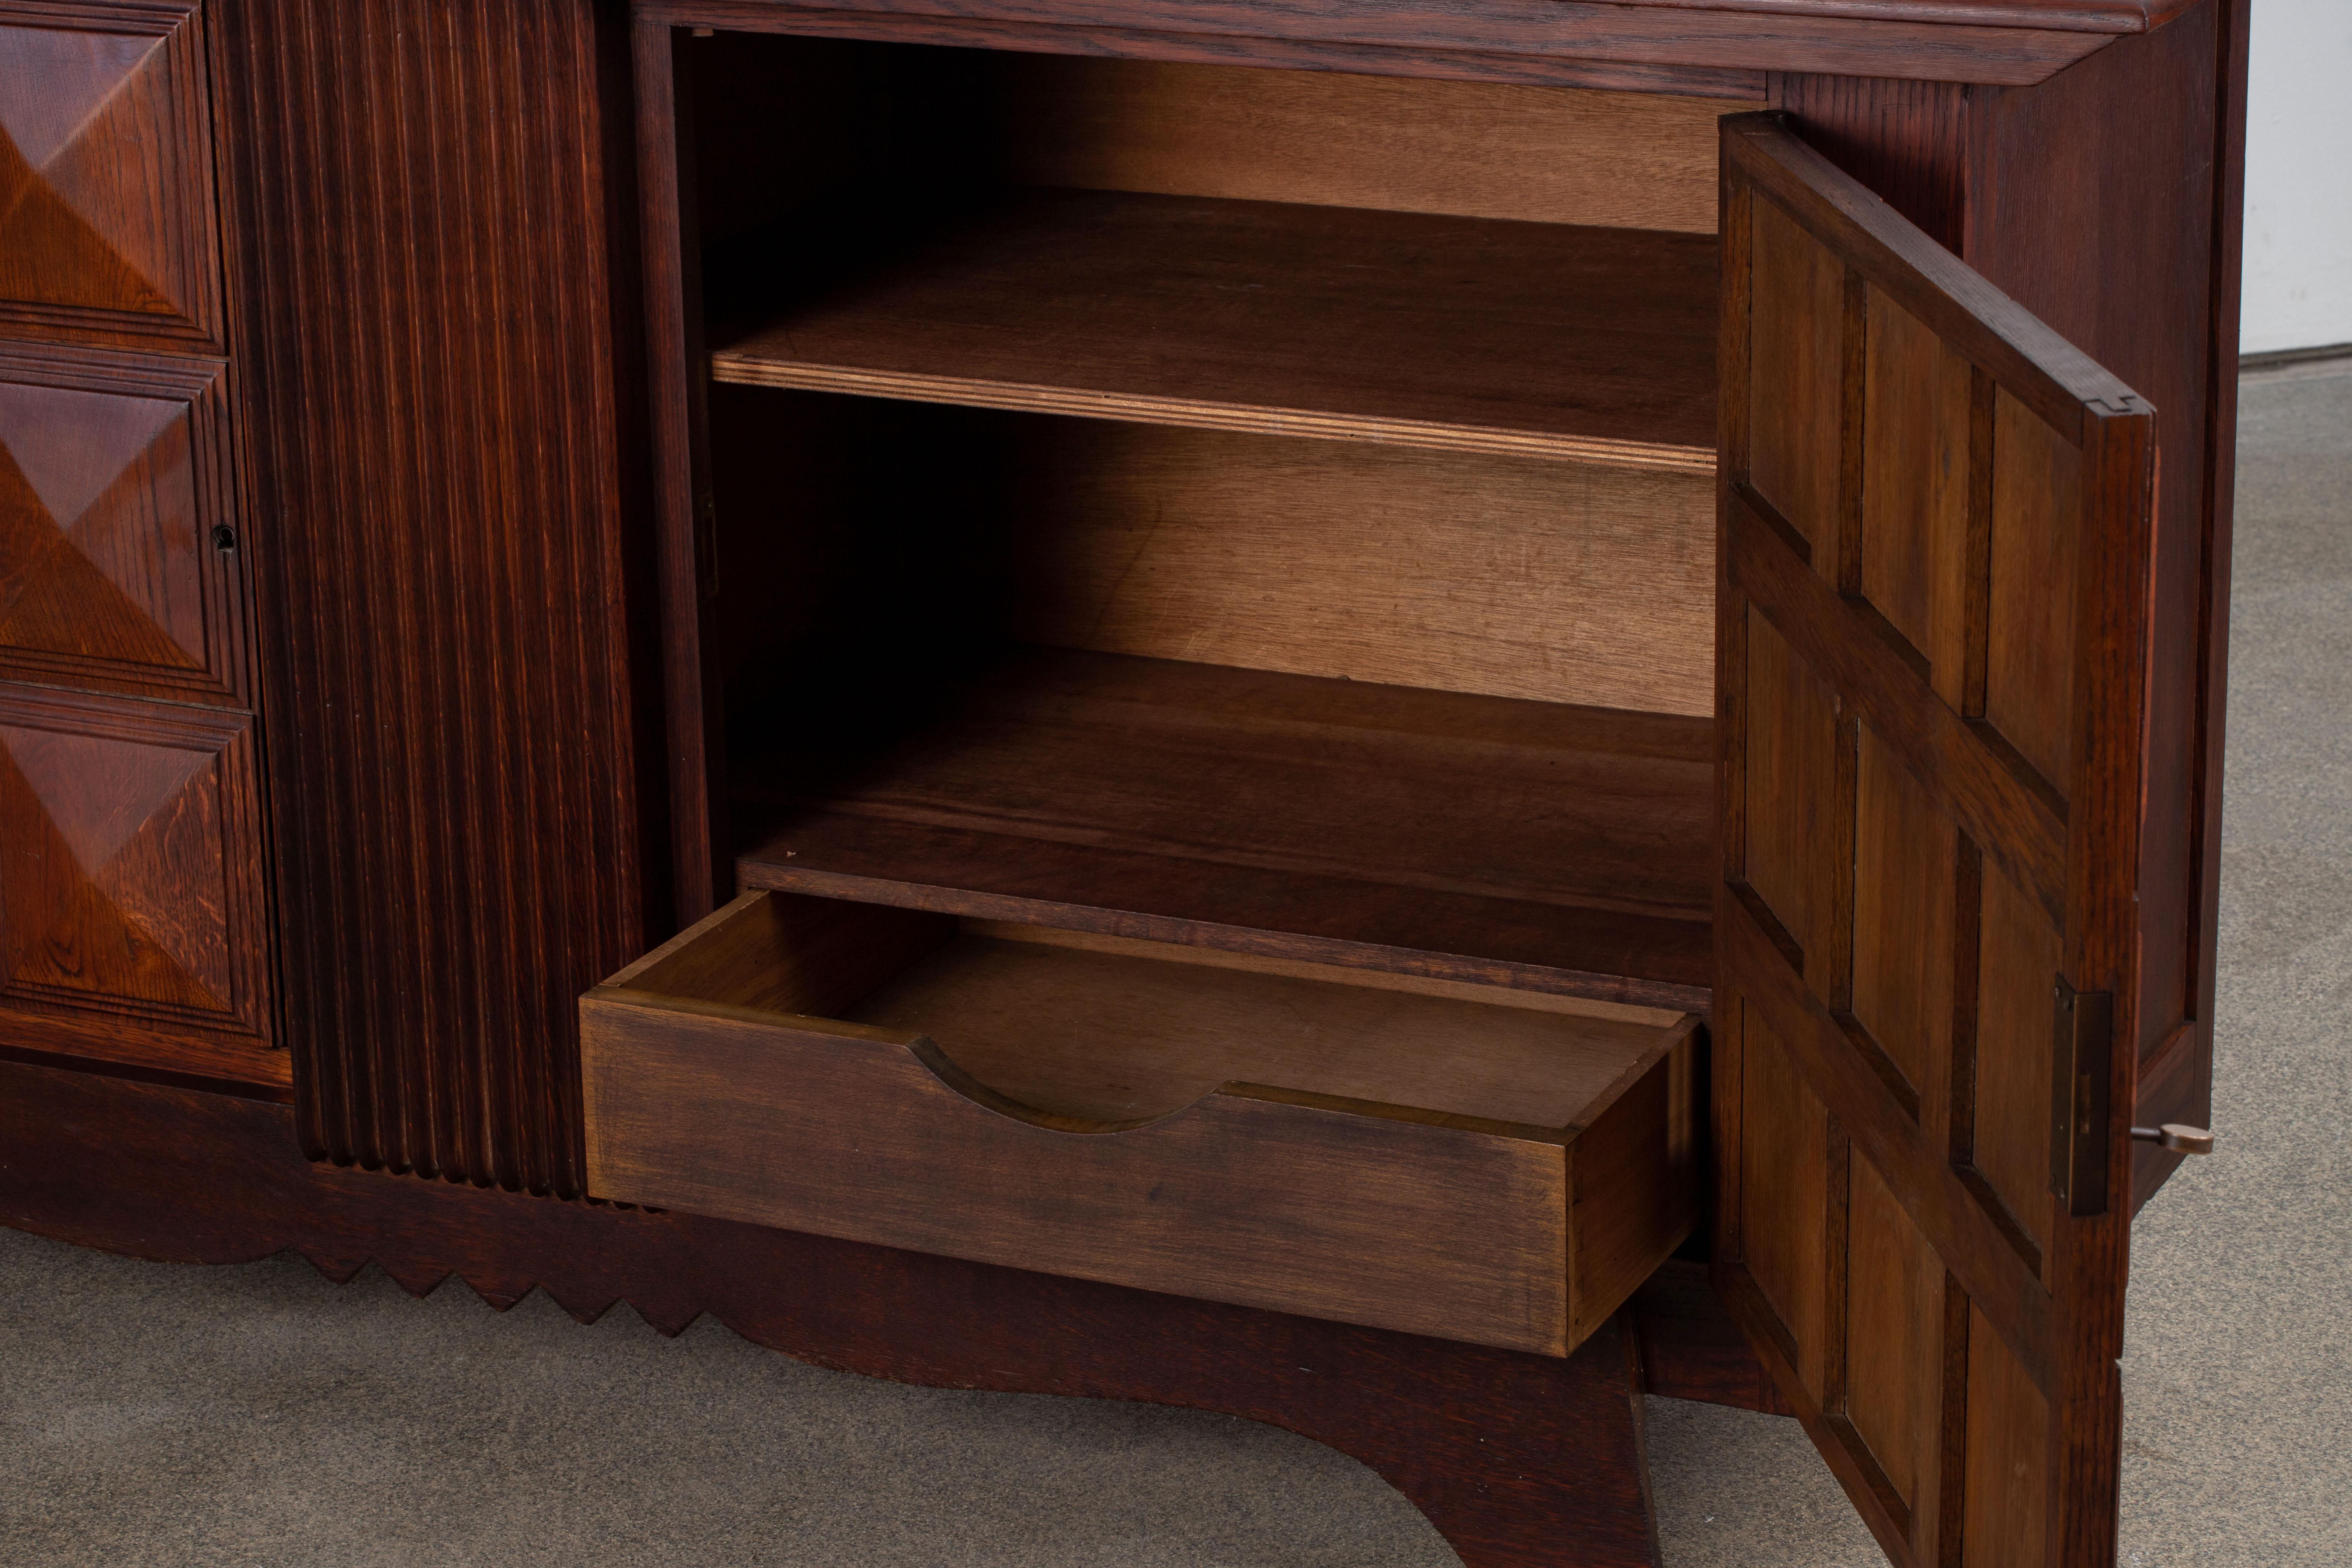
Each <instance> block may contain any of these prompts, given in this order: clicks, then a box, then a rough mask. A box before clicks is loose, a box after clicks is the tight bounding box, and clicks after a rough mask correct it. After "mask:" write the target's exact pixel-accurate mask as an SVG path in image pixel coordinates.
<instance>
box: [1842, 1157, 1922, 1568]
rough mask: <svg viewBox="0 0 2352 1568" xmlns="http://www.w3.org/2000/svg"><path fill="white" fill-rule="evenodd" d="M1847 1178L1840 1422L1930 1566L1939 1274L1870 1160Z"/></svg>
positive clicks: (1857, 1163)
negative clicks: (1843, 1419) (1846, 1421)
mask: <svg viewBox="0 0 2352 1568" xmlns="http://www.w3.org/2000/svg"><path fill="white" fill-rule="evenodd" d="M1850 1179H1851V1181H1852V1182H1853V1194H1852V1198H1851V1201H1850V1203H1849V1205H1848V1208H1847V1216H1848V1217H1847V1226H1848V1236H1849V1238H1850V1239H1849V1242H1848V1246H1849V1247H1850V1248H1851V1260H1850V1262H1849V1264H1848V1268H1847V1275H1846V1277H1847V1280H1848V1289H1849V1290H1850V1292H1851V1295H1850V1297H1849V1300H1848V1305H1847V1308H1846V1312H1847V1318H1848V1322H1849V1329H1848V1332H1847V1341H1846V1342H1847V1347H1848V1349H1847V1361H1846V1368H1845V1389H1846V1398H1845V1408H1846V1414H1847V1415H1848V1416H1849V1418H1850V1419H1851V1420H1852V1422H1853V1429H1854V1432H1855V1434H1856V1435H1857V1436H1859V1437H1860V1439H1861V1440H1862V1442H1863V1444H1864V1447H1865V1449H1866V1451H1867V1453H1868V1455H1869V1457H1870V1459H1871V1461H1872V1462H1873V1463H1874V1465H1875V1466H1876V1467H1877V1468H1878V1469H1879V1471H1880V1473H1881V1474H1882V1475H1883V1476H1884V1477H1885V1480H1886V1483H1887V1485H1888V1487H1889V1488H1890V1489H1892V1491H1893V1493H1894V1495H1895V1499H1896V1500H1897V1501H1898V1502H1899V1503H1900V1505H1901V1507H1902V1509H1903V1510H1904V1511H1905V1512H1906V1513H1907V1514H1908V1515H1909V1517H1910V1521H1911V1524H1912V1544H1913V1547H1914V1549H1915V1550H1916V1552H1918V1554H1919V1556H1920V1558H1921V1560H1923V1561H1925V1562H1930V1563H1932V1562H1934V1561H1935V1560H1936V1558H1935V1551H1936V1542H1935V1539H1934V1536H1933V1534H1932V1521H1934V1520H1935V1518H1936V1517H1937V1510H1936V1508H1935V1506H1934V1505H1935V1500H1936V1499H1935V1487H1936V1484H1937V1476H1938V1473H1939V1467H1940V1465H1941V1463H1942V1459H1943V1456H1942V1452H1941V1447H1940V1444H1939V1443H1938V1441H1937V1438H1938V1437H1939V1436H1940V1435H1941V1419H1942V1410H1941V1401H1942V1397H1943V1386H1942V1379H1941V1373H1942V1368H1943V1332H1942V1331H1943V1319H1944V1268H1943V1265H1942V1264H1941V1263H1940V1262H1939V1261H1938V1260H1937V1258H1936V1254H1935V1250H1934V1249H1933V1248H1932V1247H1928V1245H1927V1242H1926V1240H1925V1239H1924V1238H1922V1237H1920V1235H1919V1231H1918V1227H1917V1226H1914V1225H1913V1224H1912V1223H1911V1221H1910V1217H1909V1216H1908V1215H1906V1214H1905V1213H1904V1212H1903V1207H1902V1205H1900V1204H1898V1203H1896V1202H1895V1197H1894V1194H1891V1193H1889V1192H1888V1191H1887V1189H1886V1184H1885V1182H1884V1181H1883V1180H1881V1179H1880V1178H1879V1175H1878V1173H1877V1172H1876V1171H1875V1170H1874V1169H1873V1168H1872V1166H1871V1164H1870V1162H1869V1161H1867V1160H1859V1159H1858V1160H1855V1161H1853V1166H1852V1173H1851V1177H1850Z"/></svg>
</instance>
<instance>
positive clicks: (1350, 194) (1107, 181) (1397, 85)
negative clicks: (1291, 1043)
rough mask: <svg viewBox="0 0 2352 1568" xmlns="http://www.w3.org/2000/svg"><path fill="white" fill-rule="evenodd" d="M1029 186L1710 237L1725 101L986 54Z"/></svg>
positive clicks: (1006, 167)
mask: <svg viewBox="0 0 2352 1568" xmlns="http://www.w3.org/2000/svg"><path fill="white" fill-rule="evenodd" d="M986 69H987V72H988V80H989V85H990V88H991V89H992V90H991V108H992V113H993V117H994V123H995V132H996V137H997V151H996V157H995V166H996V171H997V173H998V174H999V175H1000V176H1001V177H1002V178H1004V179H1007V180H1012V181H1016V182H1020V183H1024V184H1046V185H1078V186H1084V187H1087V188H1089V189H1094V190H1124V191H1152V192H1159V193H1161V194H1164V195H1195V196H1225V197H1232V198H1234V199H1238V200H1244V201H1262V202H1303V203H1309V204H1314V205H1325V206H1361V207H1384V208H1388V209H1390V210H1391V211H1397V212H1421V213H1449V214H1453V215H1455V216H1463V217H1497V218H1517V219H1522V220H1526V221H1529V222H1536V223H1561V224H1589V225H1596V226H1604V227H1611V228H1657V229H1673V230H1677V231H1680V232H1684V233H1691V234H1707V233H1712V232H1714V230H1715V227H1716V185H1717V177H1716V134H1717V133H1716V121H1717V117H1719V116H1721V115H1725V114H1736V113H1738V112H1741V111H1742V110H1747V109H1749V108H1751V107H1753V106H1752V105H1749V104H1747V103H1742V102H1736V101H1732V100H1717V99H1698V98H1673V97H1666V96H1663V95H1659V94H1654V93H1632V92H1601V91H1591V90H1587V89H1577V88H1560V87H1521V86H1516V85H1507V84H1501V83H1491V82H1461V81H1434V80H1415V79H1408V78H1404V77H1374V76H1348V75H1342V74H1338V73H1333V72H1326V71H1286V70H1265V69H1257V68H1247V67H1240V66H1211V65H1176V64H1168V63H1164V62H1160V61H1150V60H1110V59H1088V58H1078V57H1066V56H1049V55H994V56H990V57H988V58H987V66H986Z"/></svg>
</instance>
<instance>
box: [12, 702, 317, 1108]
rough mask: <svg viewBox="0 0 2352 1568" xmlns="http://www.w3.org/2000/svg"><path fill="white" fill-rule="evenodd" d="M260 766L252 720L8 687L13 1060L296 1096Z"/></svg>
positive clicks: (175, 706) (223, 713) (171, 706)
mask: <svg viewBox="0 0 2352 1568" xmlns="http://www.w3.org/2000/svg"><path fill="white" fill-rule="evenodd" d="M253 753H254V745H253V735H252V721H251V720H250V719H249V718H248V717H247V716H246V715H244V714H242V713H236V712H230V711H223V710H217V709H208V708H201V707H193V706H187V705H184V704H179V703H163V702H153V701H145V700H136V699H131V698H125V697H114V696H100V695H94V694H84V693H79V692H71V691H66V690H62V689H57V688H52V687H33V686H17V685H8V686H0V844H5V846H6V856H7V858H6V862H5V877H0V1015H5V1018H6V1030H7V1037H8V1042H9V1043H10V1044H12V1045H15V1046H17V1047H26V1048H31V1049H36V1050H47V1051H51V1052H58V1053H64V1054H69V1055H75V1056H86V1057H89V1058H95V1059H99V1060H104V1061H114V1062H122V1063H128V1064H132V1065H137V1066H142V1067H151V1068H164V1069H169V1070H173V1071H177V1072H183V1073H191V1074H195V1075H198V1076H203V1077H210V1078H223V1079H247V1080H250V1081H253V1082H257V1083H262V1084H278V1085H282V1084H284V1083H285V1082H286V1081H287V1062H286V1056H285V1053H284V1052H283V1051H280V1050H277V1049H274V1048H272V1036H273V1035H274V1033H275V1027H274V1023H273V1019H272V1016H271V1007H270V991H269V967H270V966H269V958H268V911H267V907H266V905H265V902H264V891H263V882H262V878H263V869H262V858H261V847H260V844H259V842H258V825H259V821H258V819H259V816H260V810H259V805H260V803H259V800H258V798H257V780H256V777H255V758H254V754H253Z"/></svg>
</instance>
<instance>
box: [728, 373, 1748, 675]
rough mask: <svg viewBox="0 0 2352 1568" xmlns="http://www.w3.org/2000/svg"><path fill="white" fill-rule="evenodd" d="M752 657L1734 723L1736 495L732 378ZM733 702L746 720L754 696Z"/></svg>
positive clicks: (1581, 472) (741, 615)
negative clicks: (1723, 576)
mask: <svg viewBox="0 0 2352 1568" xmlns="http://www.w3.org/2000/svg"><path fill="white" fill-rule="evenodd" d="M711 407H712V425H713V435H714V441H713V451H714V457H715V458H716V459H717V462H718V469H717V473H718V478H719V529H720V542H719V558H720V562H721V568H720V570H721V574H722V582H723V583H724V584H730V585H733V584H758V585H759V586H758V587H757V588H756V590H753V591H749V592H742V593H733V592H727V591H722V593H721V595H720V602H721V615H722V620H723V621H724V622H725V624H726V625H727V626H728V627H729V630H730V635H729V636H728V638H727V641H728V644H729V646H730V658H729V660H728V663H729V666H730V669H732V670H733V671H734V672H736V679H735V680H734V681H730V685H731V686H733V688H734V689H735V690H736V691H738V692H739V693H744V694H746V695H748V693H746V692H745V690H744V688H743V687H742V686H741V685H740V684H739V683H740V681H741V680H742V679H750V680H751V681H752V682H753V683H754V684H757V683H759V682H761V681H762V680H766V679H773V676H774V673H775V672H776V671H777V669H778V668H779V667H778V666H777V665H776V664H775V663H774V662H773V661H774V659H775V658H777V657H779V656H780V655H782V653H783V650H784V648H785V647H787V646H790V645H801V646H803V647H804V646H806V645H807V644H808V643H809V642H810V641H811V640H812V639H835V638H841V637H855V636H856V635H857V634H858V633H859V632H861V631H871V630H872V629H873V628H874V627H876V626H891V627H894V628H898V630H897V631H896V632H894V633H893V635H894V636H895V637H905V636H907V635H908V633H910V632H912V631H917V630H919V631H920V632H922V633H924V634H926V635H927V636H929V638H930V639H931V640H932V641H933V644H934V646H936V645H937V643H938V642H939V641H940V640H942V639H944V640H947V641H950V642H952V641H953V640H954V639H957V638H961V637H972V636H982V637H985V636H1009V637H1014V638H1017V639H1019V640H1021V641H1024V642H1034V643H1045V644H1048V645H1052V646H1055V647H1077V648H1091V649H1095V650H1098V651H1101V652H1107V653H1119V654H1131V655H1138V656H1141V657H1145V658H1174V659H1184V660H1188V661H1191V662H1194V663H1204V664H1222V665H1234V666H1240V667H1244V668H1255V669H1271V670H1280V671H1284V672H1286V673H1291V674H1299V675H1317V676H1344V677H1346V678H1348V679H1354V680H1364V681H1377V682H1381V683H1382V684H1388V685H1399V686H1415V687H1425V688H1433V689H1440V690H1451V691H1469V692H1478V693H1484V694H1486V695H1490V696H1498V697H1517V698H1528V699H1533V700H1539V701H1549V702H1570V703H1579V704H1584V705H1588V706H1592V707H1602V708H1622V709H1635V710H1645V711H1651V712H1662V713H1676V714H1691V715H1700V716H1705V715H1708V714H1711V713H1712V712H1713V711H1714V704H1715V695H1714V665H1713V658H1714V656H1713V647H1714V644H1713V638H1712V620H1711V617H1712V615H1713V604H1714V572H1715V556H1714V549H1715V535H1714V526H1715V524H1714V481H1713V479H1712V478H1711V477H1709V476H1707V475H1704V474H1696V475H1695V474H1688V473H1681V472H1675V471H1673V470H1664V469H1636V468H1601V467H1597V466H1589V465H1582V464H1572V463H1555V462H1548V461H1543V460H1539V459H1532V458H1504V457H1495V456H1490V455H1486V454H1460V453H1440V452H1426V451H1419V450H1413V449H1410V448H1401V447H1385V446H1381V445H1377V444H1370V443H1365V444H1358V443H1352V442H1345V441H1320V440H1305V439H1298V438H1295V437H1276V436H1258V435H1244V434H1237V433H1233V432H1225V431H1207V430H1187V429H1179V428H1172V427H1168V426H1133V425H1124V424H1119V423H1115V422H1110V421H1097V420H1088V419H1073V418H1061V417H1055V416H1041V415H1025V414H1004V413H995V412H989V411H982V410H961V409H954V408H945V407H937V406H928V405H903V404H894V403H889V402H886V401H883V400H880V399H867V398H857V397H845V396H835V395H825V394H819V393H790V392H775V391H768V390H758V389H748V388H732V387H725V386H718V387H713V388H712V405H711ZM735 705H736V699H735V698H733V697H730V708H732V707H734V706H735Z"/></svg>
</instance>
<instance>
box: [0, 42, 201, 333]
mask: <svg viewBox="0 0 2352 1568" xmlns="http://www.w3.org/2000/svg"><path fill="white" fill-rule="evenodd" d="M200 26H201V24H200V22H199V20H198V18H197V15H196V7H195V0H184V3H174V0H150V3H145V4H139V5H121V4H98V3H90V0H0V322H16V323H21V324H24V325H28V326H35V327H47V328H54V329H59V330H62V331H66V332H68V333H70V334H77V335H86V334H89V333H92V332H95V333H99V334H102V335H107V336H116V335H120V334H123V333H132V334H137V335H140V336H157V337H163V338H167V339H183V340H184V339H195V340H198V341H205V342H209V341H214V340H215V339H216V338H217V336H218V332H217V326H216V324H217V321H218V317H219V313H220V311H219V290H220V279H219V269H218V266H217V263H216V260H215V255H216V249H215V244H214V228H213V224H214V217H213V180H212V153H211V143H210V138H209V136H208V135H207V134H206V131H205V126H206V118H205V102H204V88H205V84H204V48H203V43H202V40H201V38H200V37H199V27H200Z"/></svg>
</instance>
